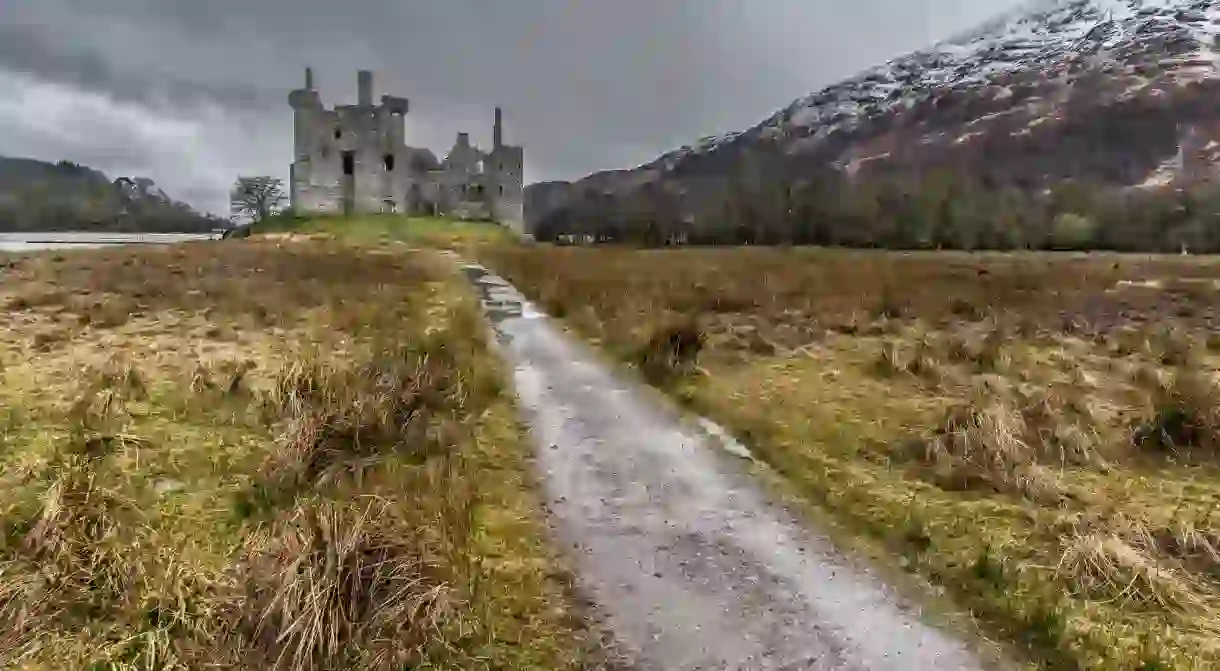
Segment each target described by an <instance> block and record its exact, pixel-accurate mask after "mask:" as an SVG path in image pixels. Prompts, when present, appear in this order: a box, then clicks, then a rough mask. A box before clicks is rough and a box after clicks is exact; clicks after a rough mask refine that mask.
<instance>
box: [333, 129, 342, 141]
mask: <svg viewBox="0 0 1220 671" xmlns="http://www.w3.org/2000/svg"><path fill="white" fill-rule="evenodd" d="M342 137H343V131H342V130H339V129H338V128H336V129H335V139H336V140H338V139H341V138H342Z"/></svg>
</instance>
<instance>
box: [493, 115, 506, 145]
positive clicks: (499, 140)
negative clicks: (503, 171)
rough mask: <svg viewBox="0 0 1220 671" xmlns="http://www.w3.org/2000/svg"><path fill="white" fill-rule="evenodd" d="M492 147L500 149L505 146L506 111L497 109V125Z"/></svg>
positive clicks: (494, 130) (494, 129)
mask: <svg viewBox="0 0 1220 671" xmlns="http://www.w3.org/2000/svg"><path fill="white" fill-rule="evenodd" d="M491 144H492V147H494V148H496V149H499V148H500V147H502V146H504V110H501V109H500V108H499V107H497V108H496V125H495V127H494V128H493V129H492V143H491Z"/></svg>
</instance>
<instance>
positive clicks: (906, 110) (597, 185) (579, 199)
mask: <svg viewBox="0 0 1220 671" xmlns="http://www.w3.org/2000/svg"><path fill="white" fill-rule="evenodd" d="M1213 5H1214V3H1212V2H1209V1H1206V0H1041V1H1039V2H1035V3H1032V4H1029V5H1026V6H1024V7H1022V8H1020V9H1018V10H1016V11H1014V12H1011V13H1008V14H1006V15H1003V16H1000V17H998V18H996V19H994V20H992V21H990V22H988V23H987V24H985V25H983V26H981V27H979V28H978V29H977V30H974V31H970V32H968V33H965V34H962V35H959V36H956V37H954V38H951V39H949V40H946V41H944V42H941V43H939V44H936V45H933V46H932V47H931V48H929V49H926V50H923V51H918V52H915V53H912V54H909V55H906V56H903V57H900V58H897V59H894V60H892V61H890V62H888V63H885V64H883V65H880V66H877V67H874V68H872V69H870V70H867V71H865V72H863V73H861V74H859V75H857V76H856V77H853V78H851V79H848V80H846V81H843V82H840V83H837V84H834V85H832V86H829V87H827V88H825V89H822V90H821V91H818V92H816V93H813V94H811V95H808V96H805V97H803V98H800V99H798V100H796V101H795V102H793V103H792V104H791V105H789V106H787V107H785V108H784V109H782V110H779V111H778V112H776V113H775V114H773V115H772V116H770V117H769V118H767V119H765V120H763V121H762V122H761V123H759V124H757V125H756V126H754V127H753V128H750V129H747V130H745V131H742V132H736V133H730V134H726V135H722V136H716V137H708V138H704V139H702V140H700V141H699V142H698V143H696V144H694V145H691V146H686V147H682V148H680V149H677V150H675V151H672V152H669V153H667V154H664V155H663V156H661V157H658V158H657V159H656V160H655V161H653V162H651V163H649V164H646V165H643V166H640V167H638V168H635V169H632V170H626V171H612V172H608V173H599V174H596V175H592V176H590V177H587V178H585V179H584V180H580V181H577V182H574V183H572V184H570V185H567V186H566V187H565V188H563V189H559V188H557V187H556V186H554V185H551V186H548V187H547V189H548V190H549V191H550V193H549V194H548V196H547V198H546V200H547V202H549V203H555V204H558V205H556V206H554V207H551V208H540V209H538V210H536V211H534V212H530V213H527V214H528V216H529V217H530V219H531V220H532V223H533V224H535V225H539V224H540V223H541V222H543V221H546V220H550V221H551V222H555V221H561V220H563V219H564V218H565V217H566V218H569V219H570V218H571V217H576V216H587V215H591V214H594V212H595V208H606V207H611V208H618V209H622V208H624V207H626V208H627V209H631V208H633V207H635V208H638V207H642V203H643V202H645V201H649V200H651V201H656V200H657V197H658V194H661V195H663V196H664V199H665V200H666V201H667V202H668V203H669V206H670V207H671V208H676V210H678V211H679V214H680V216H681V217H683V218H684V219H685V220H690V219H692V218H694V219H698V218H699V217H703V216H707V214H708V213H709V212H713V211H716V210H717V209H719V208H722V207H723V206H724V203H723V199H722V198H721V197H720V195H719V194H723V193H726V192H728V191H731V190H732V184H733V182H735V181H741V180H745V181H747V182H750V181H753V182H758V181H759V180H773V181H778V182H781V183H784V184H797V183H799V182H800V181H801V180H803V179H808V178H809V176H810V175H823V174H827V173H828V172H833V173H834V174H835V175H836V176H837V178H841V179H844V180H847V181H849V182H851V183H859V182H861V181H868V180H870V179H886V180H892V179H902V178H907V177H910V178H913V179H919V178H921V177H920V176H923V175H927V174H929V172H938V171H940V172H952V173H955V174H963V175H969V176H970V177H971V179H979V180H982V181H983V182H984V183H986V184H990V185H1004V186H1005V187H1006V188H1007V187H1012V188H1017V189H1022V190H1024V191H1027V192H1038V191H1043V190H1045V189H1046V188H1048V187H1052V186H1055V185H1059V184H1062V183H1064V182H1065V181H1072V182H1078V183H1085V182H1087V183H1089V184H1097V185H1102V186H1105V187H1113V188H1120V187H1121V188H1124V189H1126V190H1128V191H1129V190H1131V189H1144V190H1147V189H1157V188H1159V187H1163V186H1167V185H1182V184H1193V183H1200V182H1210V181H1211V180H1213V179H1214V178H1216V177H1217V176H1218V175H1217V172H1216V171H1217V165H1220V164H1218V163H1217V160H1218V159H1220V77H1218V76H1217V74H1218V73H1217V63H1218V62H1220V61H1218V54H1217V35H1218V34H1220V4H1216V6H1213ZM528 198H529V194H528V193H527V199H528Z"/></svg>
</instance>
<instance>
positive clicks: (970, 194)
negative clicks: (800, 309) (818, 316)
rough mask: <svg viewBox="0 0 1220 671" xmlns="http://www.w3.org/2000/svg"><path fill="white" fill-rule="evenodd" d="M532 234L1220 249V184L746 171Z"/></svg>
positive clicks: (553, 221)
mask: <svg viewBox="0 0 1220 671" xmlns="http://www.w3.org/2000/svg"><path fill="white" fill-rule="evenodd" d="M772 185H773V186H772ZM534 233H535V236H536V237H538V238H539V239H544V240H557V239H570V238H572V237H575V238H579V239H585V240H591V241H595V242H619V243H629V244H640V245H663V244H712V245H716V244H724V245H739V244H762V245H780V244H795V245H833V246H848V247H881V248H893V249H967V250H971V249H998V250H1008V249H1060V250H1079V249H1111V250H1119V251H1148V252H1180V251H1182V250H1187V251H1190V252H1196V253H1204V252H1220V185H1217V184H1212V183H1200V184H1194V185H1189V186H1163V187H1157V188H1155V189H1143V188H1127V189H1120V188H1115V187H1113V186H1100V185H1094V184H1089V183H1084V182H1080V181H1072V180H1068V181H1064V182H1060V183H1058V184H1056V185H1054V186H1052V187H1050V188H1045V189H1040V190H1032V189H1029V188H1028V187H1027V186H1025V185H1016V184H1005V183H1001V182H996V181H993V180H989V179H986V178H985V177H977V176H974V175H972V174H971V173H969V172H966V171H952V170H945V169H938V170H935V171H928V172H925V173H922V174H920V175H919V176H918V177H914V178H912V177H910V176H909V175H903V176H901V177H898V176H894V177H891V178H884V177H883V178H870V179H867V180H853V179H851V178H850V177H848V176H847V175H845V174H844V173H843V172H840V171H837V170H825V171H822V172H820V173H819V174H816V175H814V176H810V177H806V178H804V179H800V180H795V181H794V180H790V179H789V180H784V179H775V180H769V179H766V178H765V177H762V178H760V177H758V176H753V178H747V177H745V176H743V175H742V174H737V175H735V176H733V177H731V178H728V179H726V180H724V181H723V182H722V183H721V184H720V185H719V188H716V189H703V190H702V192H701V193H700V195H699V197H698V198H697V199H695V198H690V197H688V196H687V194H684V193H682V192H680V191H678V190H676V189H668V188H666V187H665V186H662V185H658V184H645V185H644V186H642V187H639V188H636V189H635V190H634V191H633V192H632V193H630V194H629V195H626V196H625V195H623V194H615V195H613V196H611V195H609V194H607V195H605V196H604V197H599V196H598V195H596V194H592V195H589V196H587V197H585V198H584V199H582V202H581V203H580V204H579V206H577V207H569V208H563V209H560V210H557V211H555V212H553V213H551V214H550V215H548V216H546V217H543V218H542V219H541V220H540V221H539V222H538V223H537V225H536V227H535V230H534Z"/></svg>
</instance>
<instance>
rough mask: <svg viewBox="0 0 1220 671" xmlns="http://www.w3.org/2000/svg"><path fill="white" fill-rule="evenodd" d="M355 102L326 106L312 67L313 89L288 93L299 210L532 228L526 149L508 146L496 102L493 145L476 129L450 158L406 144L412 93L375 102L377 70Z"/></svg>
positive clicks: (364, 78)
mask: <svg viewBox="0 0 1220 671" xmlns="http://www.w3.org/2000/svg"><path fill="white" fill-rule="evenodd" d="M357 84H358V91H359V96H358V98H357V103H356V104H355V105H336V106H335V108H334V109H329V110H328V109H326V108H325V107H324V106H323V105H322V100H321V97H320V96H319V95H318V92H317V91H316V90H315V89H314V82H313V71H312V70H311V69H306V70H305V88H303V89H297V90H295V91H293V92H292V93H291V94H289V96H288V101H289V103H290V104H291V105H292V109H293V111H294V112H295V115H296V154H295V159H294V162H293V164H292V168H291V176H290V182H291V184H290V197H291V202H292V207H293V209H294V210H296V211H297V212H305V213H316V214H371V213H399V214H412V215H440V216H450V217H455V218H460V219H484V220H492V221H498V222H500V223H502V224H505V225H507V226H511V227H513V228H515V229H517V230H522V228H523V226H524V221H525V217H524V212H523V192H524V179H525V171H524V167H525V155H524V150H523V149H522V148H521V147H513V146H510V145H506V144H504V126H503V119H502V114H501V111H500V108H498V107H497V108H496V117H495V128H494V132H493V137H494V140H493V142H492V144H493V146H492V148H491V151H487V152H485V151H482V150H480V149H479V148H477V147H475V146H473V145H472V144H471V143H470V135H469V134H468V133H458V136H457V141H456V143H455V144H454V145H453V148H452V149H450V150H449V155H448V156H446V157H445V160H444V161H438V160H437V159H436V155H435V154H433V153H432V152H431V151H429V150H427V149H420V148H416V147H410V146H407V145H406V143H405V132H406V128H405V127H406V116H407V109H408V103H407V99H406V98H398V97H395V96H389V95H386V96H382V97H381V104H380V105H375V104H374V103H373V73H372V72H369V71H367V70H361V71H360V73H359V75H358V77H357Z"/></svg>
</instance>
